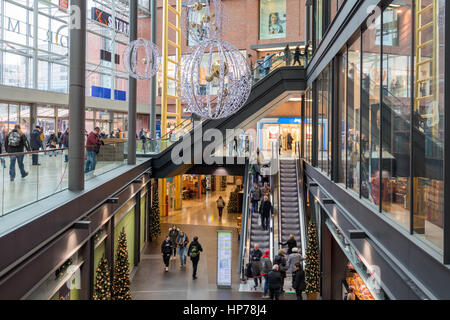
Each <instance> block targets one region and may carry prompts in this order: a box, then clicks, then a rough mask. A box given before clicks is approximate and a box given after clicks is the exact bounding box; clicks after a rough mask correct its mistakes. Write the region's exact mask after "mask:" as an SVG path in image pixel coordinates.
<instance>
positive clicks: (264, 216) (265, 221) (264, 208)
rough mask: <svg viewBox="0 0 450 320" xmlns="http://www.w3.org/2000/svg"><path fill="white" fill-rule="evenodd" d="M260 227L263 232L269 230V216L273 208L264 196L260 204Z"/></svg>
mask: <svg viewBox="0 0 450 320" xmlns="http://www.w3.org/2000/svg"><path fill="white" fill-rule="evenodd" d="M260 213H261V226H262V228H263V230H269V228H270V216H271V215H272V214H273V206H272V203H271V202H270V200H269V197H268V196H267V195H265V196H264V201H263V203H262V204H261V209H260Z"/></svg>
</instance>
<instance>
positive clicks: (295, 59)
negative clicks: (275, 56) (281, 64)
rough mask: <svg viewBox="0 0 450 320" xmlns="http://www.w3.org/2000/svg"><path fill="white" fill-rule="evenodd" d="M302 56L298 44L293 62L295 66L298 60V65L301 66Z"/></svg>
mask: <svg viewBox="0 0 450 320" xmlns="http://www.w3.org/2000/svg"><path fill="white" fill-rule="evenodd" d="M300 56H301V52H300V47H299V46H297V47H296V48H295V52H294V63H293V64H292V65H293V66H295V63H296V62H298V65H299V66H301V65H302V63H301V62H300Z"/></svg>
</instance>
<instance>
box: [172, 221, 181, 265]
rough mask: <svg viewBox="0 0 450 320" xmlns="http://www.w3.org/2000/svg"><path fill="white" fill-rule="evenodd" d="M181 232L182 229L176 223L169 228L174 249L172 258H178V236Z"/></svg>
mask: <svg viewBox="0 0 450 320" xmlns="http://www.w3.org/2000/svg"><path fill="white" fill-rule="evenodd" d="M179 234H180V230H179V229H178V228H177V226H176V225H173V226H172V228H170V229H169V237H170V240H171V241H172V250H173V257H172V259H176V257H177V238H178V235H179Z"/></svg>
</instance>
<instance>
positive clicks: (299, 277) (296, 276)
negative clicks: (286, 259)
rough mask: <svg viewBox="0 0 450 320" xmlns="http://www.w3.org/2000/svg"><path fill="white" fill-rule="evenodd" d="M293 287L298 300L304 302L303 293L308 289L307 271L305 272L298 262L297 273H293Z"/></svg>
mask: <svg viewBox="0 0 450 320" xmlns="http://www.w3.org/2000/svg"><path fill="white" fill-rule="evenodd" d="M292 278H293V285H294V289H295V294H296V295H297V300H303V297H302V292H303V291H304V290H305V289H306V282H305V271H303V268H302V264H301V263H300V262H297V263H296V264H295V271H294V272H293V273H292Z"/></svg>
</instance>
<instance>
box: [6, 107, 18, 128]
mask: <svg viewBox="0 0 450 320" xmlns="http://www.w3.org/2000/svg"><path fill="white" fill-rule="evenodd" d="M8 122H9V126H8V131H11V130H12V129H14V126H15V125H16V124H19V106H18V105H16V104H10V105H9V121H8Z"/></svg>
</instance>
